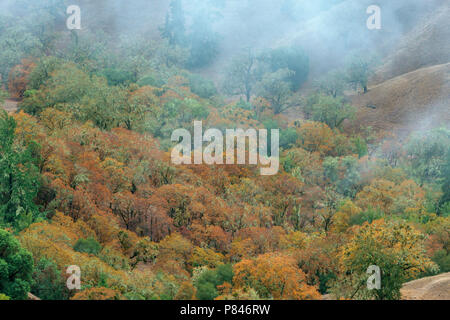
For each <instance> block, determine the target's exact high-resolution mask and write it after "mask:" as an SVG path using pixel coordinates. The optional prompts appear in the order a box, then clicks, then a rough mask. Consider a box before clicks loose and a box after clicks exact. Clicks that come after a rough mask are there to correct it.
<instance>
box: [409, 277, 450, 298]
mask: <svg viewBox="0 0 450 320" xmlns="http://www.w3.org/2000/svg"><path fill="white" fill-rule="evenodd" d="M401 294H402V300H450V272H447V273H443V274H440V275H437V276H434V277H426V278H422V279H418V280H414V281H410V282H408V283H405V284H404V285H403V288H402V289H401Z"/></svg>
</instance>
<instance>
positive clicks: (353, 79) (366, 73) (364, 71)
mask: <svg viewBox="0 0 450 320" xmlns="http://www.w3.org/2000/svg"><path fill="white" fill-rule="evenodd" d="M373 63H374V62H373V59H370V58H368V57H366V56H362V55H360V56H355V57H353V59H352V60H351V61H350V63H349V65H348V67H347V81H348V83H349V84H350V85H351V86H352V87H353V88H354V89H355V90H357V89H358V87H361V88H362V89H363V91H364V93H367V91H368V88H367V86H368V82H369V77H370V76H371V75H372V74H373Z"/></svg>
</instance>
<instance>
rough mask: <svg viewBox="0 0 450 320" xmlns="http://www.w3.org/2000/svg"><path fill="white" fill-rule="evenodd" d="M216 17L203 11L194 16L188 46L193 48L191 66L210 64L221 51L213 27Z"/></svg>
mask: <svg viewBox="0 0 450 320" xmlns="http://www.w3.org/2000/svg"><path fill="white" fill-rule="evenodd" d="M213 20H214V17H213V16H211V14H209V13H208V12H201V13H199V14H197V15H196V16H195V17H194V18H193V21H194V22H193V25H192V27H191V29H192V30H191V33H190V35H189V36H188V46H189V47H190V49H191V54H190V57H189V61H188V64H189V67H191V68H201V67H205V66H208V65H209V64H211V63H212V62H213V60H214V58H215V57H216V56H217V53H218V52H219V50H218V47H219V37H218V35H217V33H216V32H214V30H213V28H212V23H213Z"/></svg>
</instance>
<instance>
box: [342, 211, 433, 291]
mask: <svg viewBox="0 0 450 320" xmlns="http://www.w3.org/2000/svg"><path fill="white" fill-rule="evenodd" d="M371 265H376V266H378V267H379V268H380V270H381V288H380V289H377V290H368V289H367V284H366V283H367V282H366V280H367V277H368V275H367V274H366V271H367V268H368V267H369V266H371ZM340 267H341V271H342V277H343V278H341V279H338V281H337V283H336V286H337V288H338V289H339V288H342V287H343V286H345V282H347V281H348V282H349V288H347V294H344V295H343V296H344V297H345V296H346V297H347V298H352V299H353V298H360V299H377V300H397V299H400V288H401V286H402V284H403V283H404V282H405V281H407V280H409V279H410V278H412V277H414V276H416V275H418V274H420V273H421V272H423V271H425V270H432V269H436V265H435V264H433V263H432V262H431V260H430V259H429V258H428V257H427V256H426V255H425V250H424V236H423V235H422V234H421V233H419V232H417V231H416V230H415V229H414V228H412V227H411V226H410V225H408V224H405V223H401V224H397V223H392V222H384V221H383V220H377V221H374V222H373V223H371V224H365V225H363V226H362V227H361V228H360V229H359V230H358V231H357V233H356V234H355V235H354V237H353V238H352V239H351V240H350V241H349V242H348V243H347V244H346V245H345V246H344V247H343V249H342V252H341V255H340ZM339 282H340V283H339ZM338 291H339V290H338ZM344 291H346V290H344Z"/></svg>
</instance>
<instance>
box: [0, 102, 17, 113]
mask: <svg viewBox="0 0 450 320" xmlns="http://www.w3.org/2000/svg"><path fill="white" fill-rule="evenodd" d="M17 104H18V102H17V101H14V100H10V99H6V100H5V102H4V103H3V105H0V106H1V107H2V108H3V109H5V110H6V111H8V112H15V111H17Z"/></svg>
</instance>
